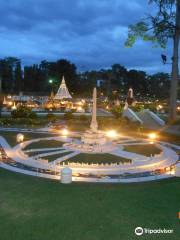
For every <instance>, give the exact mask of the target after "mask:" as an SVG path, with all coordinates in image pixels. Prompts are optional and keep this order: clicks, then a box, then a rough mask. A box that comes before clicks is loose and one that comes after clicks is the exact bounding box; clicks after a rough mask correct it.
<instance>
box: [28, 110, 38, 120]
mask: <svg viewBox="0 0 180 240" xmlns="http://www.w3.org/2000/svg"><path fill="white" fill-rule="evenodd" d="M29 118H32V119H35V118H37V114H36V113H35V112H31V113H30V114H29Z"/></svg>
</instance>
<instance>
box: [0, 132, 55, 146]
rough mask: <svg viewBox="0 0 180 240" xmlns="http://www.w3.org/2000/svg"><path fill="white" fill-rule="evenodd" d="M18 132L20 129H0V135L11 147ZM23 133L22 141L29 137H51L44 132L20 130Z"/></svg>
mask: <svg viewBox="0 0 180 240" xmlns="http://www.w3.org/2000/svg"><path fill="white" fill-rule="evenodd" d="M18 133H21V131H18V132H6V131H1V132H0V136H2V137H4V138H5V139H6V141H7V142H8V143H9V145H11V146H12V147H13V146H15V145H16V144H18V143H17V141H16V136H17V134H18ZM22 134H23V135H24V141H28V140H31V139H36V138H46V137H53V135H52V134H46V133H30V132H25V133H24V132H22Z"/></svg>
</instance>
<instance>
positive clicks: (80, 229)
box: [0, 169, 180, 240]
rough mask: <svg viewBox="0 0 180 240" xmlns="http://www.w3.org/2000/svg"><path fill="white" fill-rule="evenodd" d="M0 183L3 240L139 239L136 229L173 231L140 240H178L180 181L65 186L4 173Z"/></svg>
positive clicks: (0, 231) (0, 177) (0, 226)
mask: <svg viewBox="0 0 180 240" xmlns="http://www.w3.org/2000/svg"><path fill="white" fill-rule="evenodd" d="M0 182H1V184H0V193H1V195H0V233H1V235H0V236H1V239H3V240H15V239H18V240H24V239H26V240H39V239H43V240H49V239H54V240H56V239H61V240H84V239H86V240H106V239H111V240H119V239H123V240H135V239H140V237H136V236H135V234H134V229H135V227H137V226H142V227H148V228H152V229H154V228H169V229H174V233H173V234H170V235H168V234H167V235H165V234H159V235H146V236H142V237H141V239H158V240H161V239H162V240H164V239H165V240H166V239H167V240H179V236H180V227H179V226H180V220H179V219H178V218H177V212H178V211H179V210H180V205H179V202H180V191H179V186H180V179H176V178H174V179H169V180H163V181H158V182H149V183H141V184H82V183H78V184H77V183H73V184H71V185H62V184H60V183H58V182H54V181H50V180H45V179H39V178H35V177H34V178H33V177H30V176H24V175H20V174H15V173H11V172H8V171H6V170H2V169H0ZM167 193H168V194H167Z"/></svg>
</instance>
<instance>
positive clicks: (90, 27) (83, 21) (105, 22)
mask: <svg viewBox="0 0 180 240" xmlns="http://www.w3.org/2000/svg"><path fill="white" fill-rule="evenodd" d="M147 2H148V0H131V1H125V0H0V16H1V20H0V57H1V58H3V57H7V56H15V57H18V58H21V59H22V63H23V65H28V64H32V63H40V61H41V60H44V59H46V60H49V61H53V60H57V59H61V58H66V59H68V60H70V61H72V62H73V63H75V64H76V65H77V67H78V70H81V71H84V70H90V69H100V68H108V67H110V66H111V65H112V64H114V63H120V64H122V65H124V66H125V67H127V68H128V69H131V68H136V69H138V70H144V71H147V72H149V73H153V72H158V71H164V72H170V65H166V66H164V65H163V64H162V63H161V59H160V55H161V53H165V54H167V55H168V58H169V59H170V58H171V55H172V53H171V47H169V46H168V47H167V49H166V50H162V49H160V48H152V45H151V43H144V42H142V41H141V40H139V41H138V42H137V43H136V44H135V45H134V47H133V48H125V47H124V42H125V40H126V37H127V29H128V28H127V27H128V25H129V24H132V23H135V22H136V21H138V20H140V19H141V18H143V17H144V16H145V14H146V13H149V12H150V10H154V9H153V8H152V6H148V4H147ZM169 45H170V44H169Z"/></svg>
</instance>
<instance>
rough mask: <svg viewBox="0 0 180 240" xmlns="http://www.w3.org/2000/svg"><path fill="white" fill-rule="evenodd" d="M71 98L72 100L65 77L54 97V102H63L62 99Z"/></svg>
mask: <svg viewBox="0 0 180 240" xmlns="http://www.w3.org/2000/svg"><path fill="white" fill-rule="evenodd" d="M70 98H72V96H71V94H70V93H69V90H68V88H67V86H66V82H65V79H64V76H63V78H62V82H61V84H60V86H59V89H58V91H57V93H56V95H55V97H54V100H62V99H70Z"/></svg>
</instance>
